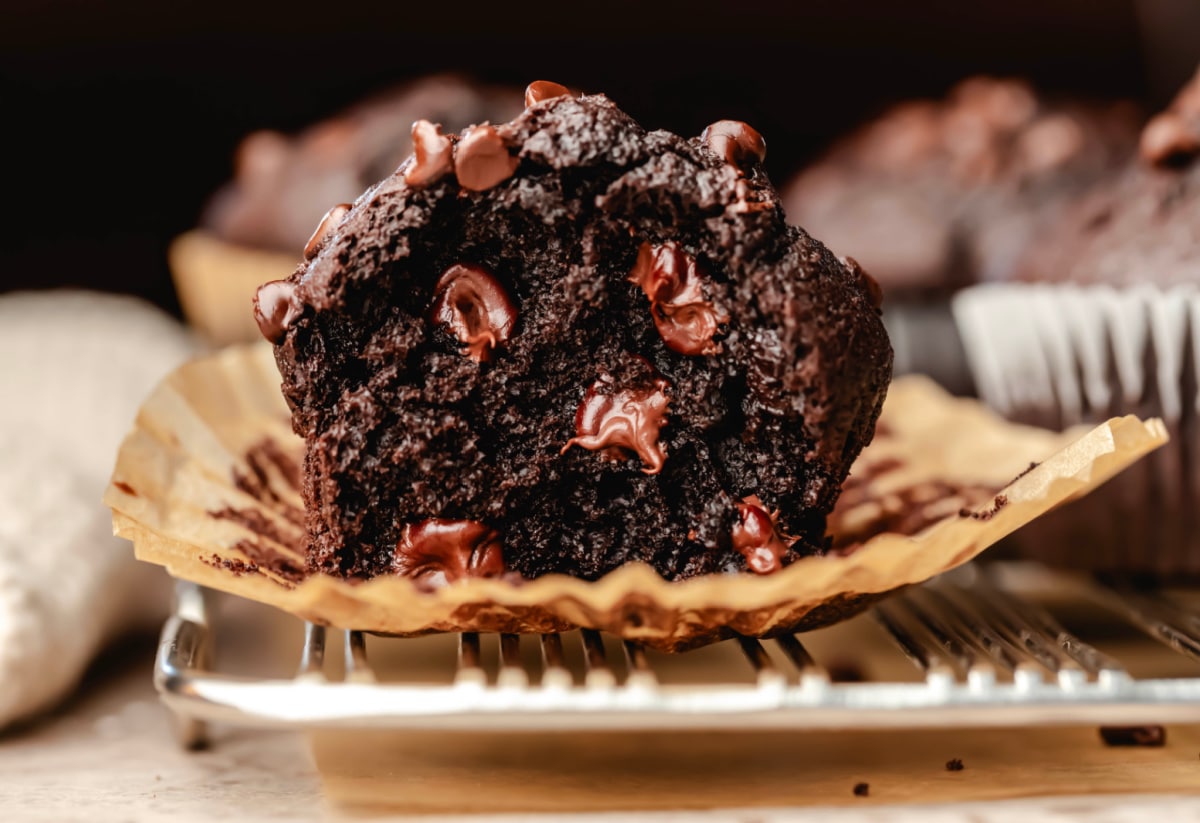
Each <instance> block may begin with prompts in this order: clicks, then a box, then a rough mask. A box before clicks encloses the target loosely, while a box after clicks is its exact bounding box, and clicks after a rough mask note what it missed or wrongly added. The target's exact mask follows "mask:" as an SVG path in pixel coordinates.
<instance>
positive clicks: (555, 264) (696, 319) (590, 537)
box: [255, 83, 891, 585]
mask: <svg viewBox="0 0 1200 823" xmlns="http://www.w3.org/2000/svg"><path fill="white" fill-rule="evenodd" d="M527 102H528V104H529V105H528V108H527V109H526V111H525V112H524V113H523V114H521V115H520V116H519V117H517V118H516V119H515V120H514V121H512V122H510V123H506V124H503V125H496V126H493V125H487V124H484V125H480V126H475V127H472V128H470V129H467V130H466V131H464V132H462V133H461V134H459V135H443V134H442V133H441V132H440V130H439V129H438V128H437V127H436V126H434V125H432V124H430V123H426V122H418V123H416V124H414V127H413V133H414V137H415V144H416V150H415V156H414V157H413V158H411V159H410V160H409V161H408V162H406V163H405V164H404V165H403V166H402V167H401V168H400V170H399V171H398V172H397V173H396V174H394V175H393V176H391V177H389V178H387V179H386V180H384V181H383V182H382V183H380V184H379V185H377V186H375V187H374V188H373V189H371V190H369V191H367V192H366V193H365V194H363V195H362V196H361V197H360V198H359V199H358V200H357V201H356V202H355V203H354V204H353V205H352V206H348V207H346V208H343V209H339V210H336V211H334V212H332V213H331V215H330V216H329V217H328V218H327V219H326V220H325V221H324V222H323V224H322V228H321V229H320V230H319V231H318V233H317V235H316V239H315V242H314V243H312V244H310V248H309V258H310V259H309V260H308V261H307V262H306V263H304V264H303V265H301V266H300V268H299V269H297V270H296V272H295V273H294V274H293V275H292V276H291V277H290V278H289V279H288V280H286V281H280V282H276V283H272V284H268V285H266V286H264V287H263V288H262V289H261V290H260V291H259V294H258V297H257V301H256V309H255V310H256V314H257V317H258V319H259V321H260V326H261V328H262V330H263V332H264V334H265V335H266V336H267V337H268V338H269V339H270V340H272V342H274V343H275V344H276V359H277V362H278V364H279V367H280V371H281V373H282V375H283V390H284V393H285V395H286V397H287V399H288V401H289V403H290V405H291V407H292V409H293V413H294V414H293V426H294V428H295V429H296V431H297V432H298V433H299V434H300V435H301V436H302V437H303V438H304V439H305V442H306V457H305V465H304V475H305V476H304V488H303V491H304V498H305V503H306V506H307V527H308V532H309V537H310V541H311V543H310V550H309V552H310V554H309V561H310V565H311V567H312V568H313V569H314V570H318V571H322V572H327V573H332V574H336V575H343V576H351V577H370V576H373V575H380V574H390V573H400V574H405V575H410V576H412V577H414V578H416V579H417V580H418V581H419V582H421V583H424V584H428V585H437V584H440V583H442V582H445V581H450V580H454V579H456V578H459V577H463V576H496V575H502V574H515V575H520V576H521V577H525V578H534V577H538V576H540V575H545V574H548V573H563V574H568V575H574V576H577V577H581V578H585V579H595V578H598V577H600V576H601V575H603V574H605V573H606V572H608V571H611V570H613V569H614V568H616V567H618V566H620V565H622V564H624V563H627V562H631V561H643V562H645V563H648V564H650V565H651V566H652V567H653V568H654V569H656V570H657V571H658V572H659V573H660V574H662V575H663V576H664V577H666V578H668V579H681V578H687V577H692V576H695V575H700V574H706V573H713V572H727V571H739V570H746V569H749V570H751V571H754V572H758V573H767V572H771V571H774V570H776V569H778V568H780V567H781V566H783V565H786V564H787V563H789V562H791V561H792V560H794V559H796V558H797V557H800V556H803V555H806V554H812V553H816V552H820V551H822V550H823V547H824V545H825V543H824V527H825V516H826V513H827V512H828V511H829V510H830V508H831V507H832V506H833V504H834V501H835V500H836V498H837V496H838V492H839V489H840V486H841V483H842V481H843V479H844V478H845V477H846V473H847V471H848V469H849V467H850V464H851V462H852V461H853V459H854V457H855V456H856V455H857V454H858V452H859V451H860V450H861V449H862V447H863V446H864V445H866V443H867V442H868V441H869V440H870V439H871V435H872V431H873V426H874V423H875V419H876V417H877V415H878V413H879V410H880V406H881V404H882V401H883V397H884V394H885V391H886V386H887V383H888V380H889V377H890V370H891V350H890V347H889V345H888V340H887V336H886V334H885V332H884V330H883V326H882V324H881V322H880V318H879V308H878V291H877V290H876V289H874V288H873V285H872V283H871V281H870V280H869V278H868V277H867V276H866V275H864V274H863V272H862V271H861V269H859V268H858V267H857V266H856V265H855V264H854V263H853V262H852V261H844V260H840V259H838V258H837V257H835V256H834V255H833V254H832V253H830V252H829V251H828V250H827V249H826V248H825V247H824V246H822V245H821V244H820V243H818V242H817V241H815V240H813V239H812V238H811V237H809V236H808V235H807V234H806V233H805V232H804V231H802V230H800V229H797V228H792V227H789V226H788V225H786V223H785V221H784V218H783V212H782V209H781V207H780V204H779V201H778V199H777V197H776V195H775V193H774V191H773V190H772V188H771V187H770V184H769V183H768V182H767V180H766V178H765V175H764V173H763V170H762V165H761V163H762V159H763V157H764V154H765V144H764V143H763V140H762V138H761V136H759V135H758V133H757V132H755V131H754V130H753V129H752V128H750V127H749V126H746V125H745V124H741V123H736V122H731V121H722V122H720V123H716V124H713V125H712V126H710V127H709V128H708V129H707V130H706V131H705V134H704V135H703V136H702V137H701V138H697V139H692V140H687V139H684V138H682V137H679V136H677V135H674V134H670V133H667V132H664V131H651V132H647V131H645V130H644V129H642V128H641V127H640V126H639V125H638V124H637V123H635V122H634V121H633V120H632V119H630V118H629V117H628V116H627V115H626V114H624V113H623V112H621V111H620V110H619V109H618V108H617V107H616V106H615V105H613V103H611V102H610V101H609V100H608V99H606V98H605V97H603V96H585V97H582V98H579V99H575V98H572V97H571V96H569V95H568V94H567V92H566V89H565V88H563V87H561V86H557V85H556V84H550V83H535V84H534V85H533V86H531V87H530V89H529V92H528V93H527Z"/></svg>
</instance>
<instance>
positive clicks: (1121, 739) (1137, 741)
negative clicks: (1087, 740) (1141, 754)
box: [1100, 726, 1167, 746]
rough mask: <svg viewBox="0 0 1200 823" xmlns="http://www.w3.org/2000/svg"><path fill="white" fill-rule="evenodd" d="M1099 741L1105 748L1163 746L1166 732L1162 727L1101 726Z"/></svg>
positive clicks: (1165, 741)
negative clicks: (1101, 741)
mask: <svg viewBox="0 0 1200 823" xmlns="http://www.w3.org/2000/svg"><path fill="white" fill-rule="evenodd" d="M1100 739H1101V740H1103V741H1104V744H1105V745H1106V746H1165V745H1166V743H1167V730H1166V729H1164V728H1163V727H1162V726H1101V727H1100Z"/></svg>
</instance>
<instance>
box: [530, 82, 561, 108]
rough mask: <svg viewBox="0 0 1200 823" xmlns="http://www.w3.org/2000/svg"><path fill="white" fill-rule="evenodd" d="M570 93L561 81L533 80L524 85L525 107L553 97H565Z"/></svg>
mask: <svg viewBox="0 0 1200 823" xmlns="http://www.w3.org/2000/svg"><path fill="white" fill-rule="evenodd" d="M570 93H571V90H570V89H568V88H567V87H566V86H564V85H562V84H561V83H554V82H551V81H550V80H534V81H533V82H532V83H530V84H529V85H528V86H526V87H525V107H526V108H529V107H530V106H532V105H533V104H534V103H540V102H542V101H543V100H551V99H553V98H555V97H566V96H567V95H569V94H570Z"/></svg>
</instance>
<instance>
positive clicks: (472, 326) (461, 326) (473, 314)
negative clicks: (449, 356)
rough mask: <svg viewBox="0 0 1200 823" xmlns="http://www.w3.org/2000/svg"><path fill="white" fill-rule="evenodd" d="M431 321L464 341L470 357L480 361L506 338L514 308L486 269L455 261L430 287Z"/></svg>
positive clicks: (510, 327)
mask: <svg viewBox="0 0 1200 823" xmlns="http://www.w3.org/2000/svg"><path fill="white" fill-rule="evenodd" d="M433 322H434V323H437V324H439V325H442V326H445V327H446V328H447V329H448V330H449V331H450V333H451V334H453V335H454V336H455V337H457V338H458V340H459V342H461V343H463V344H465V345H466V348H467V354H468V355H469V356H470V357H471V359H473V360H475V361H476V362H479V363H484V362H487V361H488V360H490V359H491V357H492V352H493V350H495V349H496V348H497V347H498V346H501V345H503V344H504V343H506V342H507V341H508V337H509V335H510V334H512V329H513V326H514V325H515V324H516V322H517V309H516V307H515V306H513V303H512V300H511V299H509V296H508V292H506V291H505V290H504V287H503V286H501V285H500V282H499V281H498V280H496V278H495V277H494V276H493V275H492V273H491V272H490V271H488V270H487V269H485V268H484V267H483V266H479V265H476V264H473V263H457V264H455V265H453V266H451V267H450V268H448V269H446V271H445V272H444V273H443V274H442V276H441V278H440V279H439V280H438V282H437V285H436V286H435V287H434V300H433Z"/></svg>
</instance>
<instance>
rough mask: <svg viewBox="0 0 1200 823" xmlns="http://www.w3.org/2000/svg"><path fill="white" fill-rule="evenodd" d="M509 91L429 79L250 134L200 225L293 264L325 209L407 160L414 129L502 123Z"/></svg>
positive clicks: (513, 110) (514, 101)
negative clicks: (292, 131) (291, 126)
mask: <svg viewBox="0 0 1200 823" xmlns="http://www.w3.org/2000/svg"><path fill="white" fill-rule="evenodd" d="M520 110H521V95H520V92H519V91H518V90H516V89H512V88H505V87H500V86H484V85H479V84H476V83H472V82H470V81H468V80H466V79H464V78H462V77H458V76H455V75H435V76H432V77H427V78H424V79H421V80H417V81H414V82H412V83H409V84H406V85H403V86H400V87H397V88H395V89H392V90H391V91H388V92H384V93H382V94H380V95H377V96H375V97H372V98H368V99H367V100H364V101H362V102H361V103H359V104H357V105H355V106H353V107H351V108H349V109H347V110H346V111H344V112H342V113H341V114H338V115H337V116H335V117H333V118H331V119H329V120H325V121H323V122H320V123H317V124H316V125H313V126H310V127H309V128H307V129H305V130H304V131H302V132H300V133H299V134H297V135H295V136H291V137H289V136H287V135H284V134H280V133H279V132H275V131H258V132H254V133H253V134H250V135H249V136H247V137H246V138H245V139H244V140H243V141H242V142H241V145H239V146H238V149H237V154H236V156H235V163H234V165H235V170H234V179H233V180H232V181H230V182H229V183H227V184H226V185H225V186H224V187H223V188H222V189H220V190H219V191H218V192H217V193H216V194H215V195H214V196H213V198H212V200H211V201H210V202H209V203H208V206H207V207H206V208H205V211H204V214H203V215H202V217H201V225H202V226H204V227H205V228H207V229H209V230H210V231H212V232H214V233H215V234H216V235H217V236H218V237H220V238H222V239H224V240H226V241H228V242H231V243H237V244H242V245H247V246H251V247H254V248H260V249H272V250H276V251H282V252H287V253H291V254H295V255H297V256H299V254H300V251H301V250H302V249H303V248H304V245H305V243H306V242H307V240H308V239H309V236H310V235H311V233H312V230H313V226H315V225H316V224H317V221H319V220H320V218H321V215H322V214H323V213H324V212H325V210H326V209H328V208H329V206H330V205H331V204H333V203H339V202H345V201H350V200H353V199H354V198H355V197H357V196H358V195H359V194H361V193H362V191H363V189H365V188H367V187H368V186H370V185H371V184H373V183H376V182H378V181H379V180H382V179H383V178H384V177H387V176H388V175H389V174H391V173H392V172H393V171H395V170H396V167H397V166H399V165H400V163H401V162H403V160H404V158H405V157H407V156H408V155H409V154H410V153H411V152H412V140H411V139H410V136H409V135H410V130H411V128H412V124H413V121H414V120H418V119H426V120H431V121H432V122H434V123H441V124H442V125H444V126H445V127H446V128H447V129H452V130H457V129H461V128H463V127H464V126H467V125H469V124H471V123H483V122H487V121H489V120H507V119H508V118H510V117H512V116H514V115H515V114H517V113H518V112H519V111H520Z"/></svg>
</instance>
